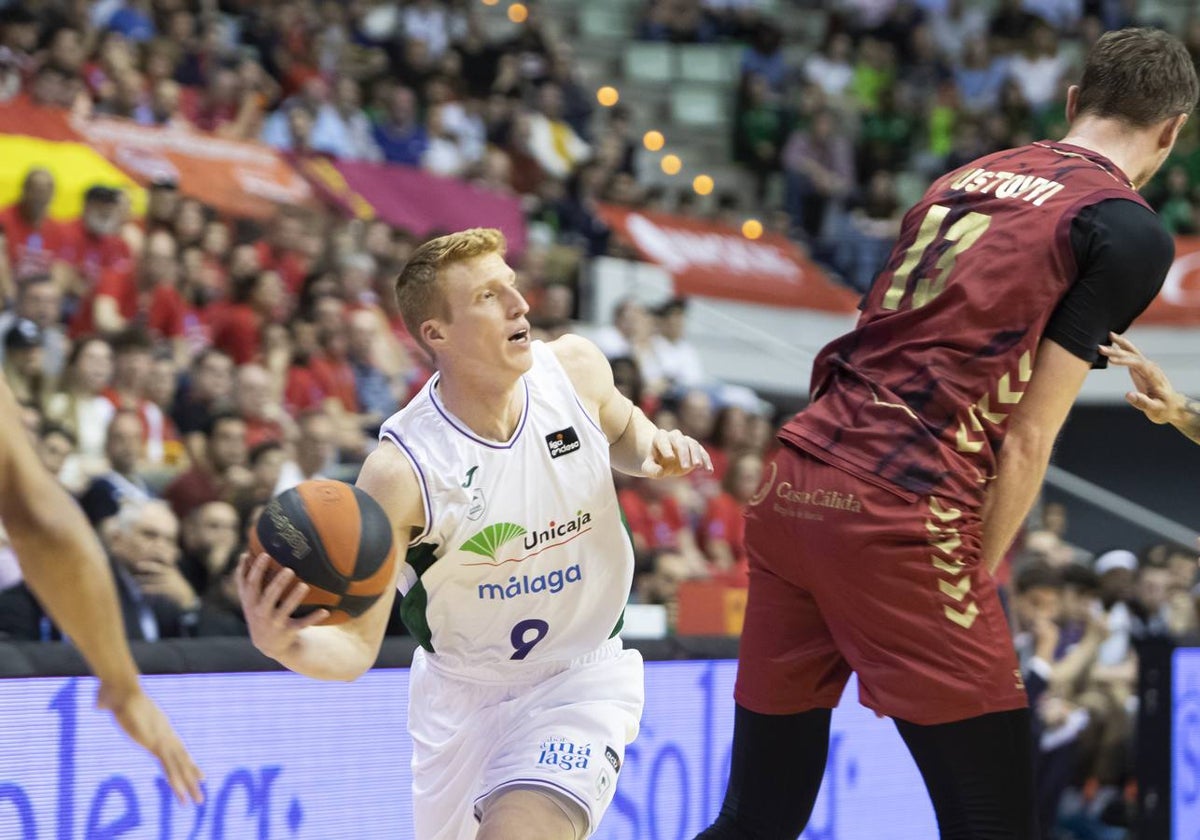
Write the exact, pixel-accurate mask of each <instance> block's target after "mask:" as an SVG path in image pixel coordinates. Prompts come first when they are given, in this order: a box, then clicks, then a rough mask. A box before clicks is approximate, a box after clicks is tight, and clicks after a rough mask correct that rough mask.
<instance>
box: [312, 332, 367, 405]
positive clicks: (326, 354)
mask: <svg viewBox="0 0 1200 840" xmlns="http://www.w3.org/2000/svg"><path fill="white" fill-rule="evenodd" d="M320 343H321V352H319V353H317V354H316V355H315V356H314V357H313V359H312V361H311V362H310V363H309V368H310V369H311V370H312V374H313V377H314V378H315V379H316V380H317V384H318V385H320V386H321V389H322V390H323V391H324V392H325V394H326V395H327V396H330V397H333V398H335V399H336V400H337V401H338V403H340V404H341V407H342V410H343V411H346V412H348V413H350V414H357V413H358V411H359V404H358V387H357V384H356V381H355V378H354V368H353V366H352V365H351V364H350V357H349V353H350V342H349V336H348V335H347V332H346V325H345V324H344V323H342V324H337V325H332V326H329V327H325V328H324V329H322V330H321V333H320Z"/></svg>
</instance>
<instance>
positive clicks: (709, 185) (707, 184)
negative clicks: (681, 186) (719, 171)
mask: <svg viewBox="0 0 1200 840" xmlns="http://www.w3.org/2000/svg"><path fill="white" fill-rule="evenodd" d="M692 189H694V190H695V191H696V194H697V195H708V194H709V193H711V192H712V191H713V179H712V177H711V176H709V175H697V176H696V177H695V178H693V179H692Z"/></svg>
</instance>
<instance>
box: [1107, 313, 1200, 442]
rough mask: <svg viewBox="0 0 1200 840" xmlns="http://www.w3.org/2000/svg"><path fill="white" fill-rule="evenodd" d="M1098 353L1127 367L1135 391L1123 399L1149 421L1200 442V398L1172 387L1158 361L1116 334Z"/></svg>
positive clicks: (1116, 363) (1115, 363) (1111, 336)
mask: <svg viewBox="0 0 1200 840" xmlns="http://www.w3.org/2000/svg"><path fill="white" fill-rule="evenodd" d="M1109 338H1110V339H1111V340H1112V344H1111V345H1109V346H1106V347H1101V348H1100V352H1101V353H1102V354H1104V356H1106V357H1107V358H1108V360H1109V361H1110V362H1112V363H1113V364H1114V365H1120V366H1121V367H1125V368H1128V369H1129V378H1130V379H1132V380H1133V386H1134V390H1132V391H1130V392H1129V393H1127V394H1126V395H1125V399H1126V400H1127V401H1128V402H1129V404H1130V405H1132V406H1133V407H1134V408H1136V409H1138V410H1139V411H1141V412H1142V413H1143V414H1145V415H1146V417H1147V418H1149V420H1150V422H1152V423H1159V424H1163V423H1170V424H1171V425H1172V426H1174V427H1175V428H1176V429H1178V430H1179V431H1180V433H1182V434H1183V436H1184V437H1186V438H1187V439H1188V440H1190V441H1192V443H1200V400H1194V399H1192V398H1191V397H1187V396H1184V395H1183V394H1181V393H1179V392H1178V391H1176V390H1175V388H1174V386H1173V385H1171V380H1170V379H1168V378H1167V375H1166V374H1165V373H1164V372H1163V369H1162V368H1161V367H1159V366H1158V364H1157V363H1155V362H1153V361H1151V360H1150V359H1147V358H1146V357H1145V356H1144V355H1143V354H1142V351H1141V350H1138V348H1137V346H1136V345H1134V343H1133V342H1132V341H1130V340H1129V339H1127V338H1125V337H1124V336H1121V335H1116V334H1115V333H1114V334H1112V335H1110V336H1109Z"/></svg>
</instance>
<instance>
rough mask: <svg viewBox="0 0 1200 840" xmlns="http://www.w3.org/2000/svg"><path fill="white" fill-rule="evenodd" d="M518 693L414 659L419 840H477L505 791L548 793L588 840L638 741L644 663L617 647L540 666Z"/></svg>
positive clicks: (411, 722)
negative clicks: (491, 804) (483, 808)
mask: <svg viewBox="0 0 1200 840" xmlns="http://www.w3.org/2000/svg"><path fill="white" fill-rule="evenodd" d="M526 676H528V680H525V679H523V680H522V682H521V683H520V684H519V685H518V684H513V683H512V682H503V683H494V682H485V681H483V680H478V679H473V678H467V677H464V676H461V675H457V674H450V673H447V672H446V671H444V670H442V669H441V668H439V667H438V665H437V664H436V663H435V662H434V661H433V658H432V657H429V656H427V655H426V654H425V651H423V650H418V651H417V652H416V655H414V657H413V664H412V672H411V681H410V689H409V701H408V729H409V733H410V734H411V735H412V740H413V759H412V771H413V815H414V820H415V826H414V828H415V834H414V840H474V837H475V834H476V831H477V830H478V827H479V822H478V819H479V815H478V812H477V809H478V806H479V804H480V802H482V801H483V800H484V799H487V798H488V797H490V796H492V794H494V793H497V792H499V791H502V790H503V789H504V788H508V787H519V788H530V787H536V788H542V789H545V790H547V791H549V792H553V793H554V794H556V795H557V796H558V797H559V798H560V799H561V800H563V801H565V802H567V803H574V804H575V805H577V806H578V807H579V808H580V809H582V811H583V813H584V814H585V815H586V816H587V821H588V827H587V833H586V835H585V836H590V835H591V834H592V832H594V831H595V830H596V827H597V826H599V824H600V818H601V817H602V816H603V815H604V811H605V809H606V808H608V806H609V804H611V803H612V800H613V794H614V792H615V790H616V785H617V776H618V775H619V773H620V770H621V765H622V763H623V762H624V760H625V745H626V744H628V743H630V742H631V741H633V739H634V738H635V737H637V732H638V721H639V720H640V719H641V716H642V704H643V702H644V696H645V690H644V682H643V673H642V656H641V654H640V653H638V652H637V651H635V650H623V649H622V647H621V640H620V639H611V640H609V641H608V642H606V643H605V644H604V645H603V646H601V647H600V648H598V649H597V650H595V651H594V652H592V653H590V654H587V655H586V656H582V657H580V658H578V659H575V660H572V661H571V662H568V663H558V664H555V665H546V666H542V667H540V668H539V667H538V666H534V667H533V668H532V669H531V670H530V671H529V672H528V674H524V673H523V674H522V677H523V678H524V677H526Z"/></svg>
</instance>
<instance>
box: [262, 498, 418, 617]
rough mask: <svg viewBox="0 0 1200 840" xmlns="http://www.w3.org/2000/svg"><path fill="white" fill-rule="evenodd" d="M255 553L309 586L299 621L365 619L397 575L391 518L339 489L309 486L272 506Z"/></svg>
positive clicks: (368, 501)
mask: <svg viewBox="0 0 1200 840" xmlns="http://www.w3.org/2000/svg"><path fill="white" fill-rule="evenodd" d="M250 552H251V554H252V555H253V556H258V554H260V553H263V552H265V553H266V554H269V555H270V556H271V559H273V560H274V561H275V562H276V563H277V564H279V566H280V567H284V566H286V567H287V568H289V569H291V570H292V571H293V572H295V573H296V577H298V578H299V579H300V580H302V581H304V582H305V583H307V584H308V585H309V587H310V589H309V592H308V594H307V595H305V597H304V601H303V602H302V606H301V607H300V608H299V609H297V610H296V612H295V616H296V617H300V616H303V615H307V614H308V613H310V612H312V611H313V610H315V609H319V608H322V607H323V608H325V609H327V610H329V617H328V618H327V619H325V621H323V622H321V623H322V624H341V623H342V622H344V621H347V620H348V619H351V618H353V617H355V616H358V615H362V613H364V612H365V611H366V610H367V608H368V607H370V606H371V605H372V604H373V603H375V601H376V600H377V599H378V598H379V596H380V595H382V594H383V593H384V592H385V591H386V590H387V588H388V586H389V585H391V583H392V574H393V572H394V571H395V568H396V550H395V545H394V544H393V541H392V526H391V523H390V522H389V521H388V518H387V514H386V513H384V512H383V508H381V507H380V506H379V503H378V502H376V501H375V500H374V499H372V498H371V497H370V496H369V495H367V494H366V493H364V492H363V491H362V490H359V489H358V488H357V487H354V486H352V485H349V484H346V483H344V482H341V481H326V480H314V481H305V482H302V483H300V484H299V485H297V486H296V487H293V488H292V489H291V490H286V491H284V492H283V493H280V494H279V495H278V496H276V497H275V498H274V499H272V500H271V501H270V503H269V504H268V505H267V506H266V507H265V508H264V509H263V512H262V515H261V516H259V518H258V525H257V527H256V528H255V531H254V534H253V535H252V538H251V540H250ZM277 570H278V569H272V570H270V571H268V574H267V577H266V580H270V578H271V577H273V576H274V572H275V571H277ZM266 580H264V584H265V583H266Z"/></svg>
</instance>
